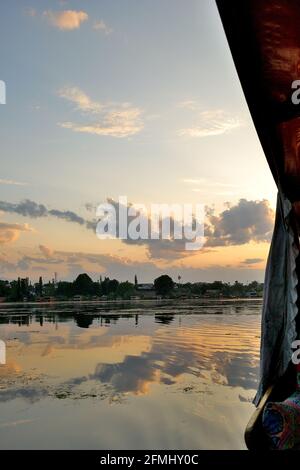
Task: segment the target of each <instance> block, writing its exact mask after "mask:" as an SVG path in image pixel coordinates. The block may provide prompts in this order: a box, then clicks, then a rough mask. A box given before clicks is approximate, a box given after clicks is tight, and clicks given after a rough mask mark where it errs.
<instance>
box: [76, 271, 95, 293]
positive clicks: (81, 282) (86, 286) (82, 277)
mask: <svg viewBox="0 0 300 470" xmlns="http://www.w3.org/2000/svg"><path fill="white" fill-rule="evenodd" d="M73 291H74V294H78V295H91V294H92V293H93V291H94V283H93V281H92V279H91V278H90V276H88V274H86V273H82V274H79V275H78V276H77V278H76V279H75V281H74V282H73Z"/></svg>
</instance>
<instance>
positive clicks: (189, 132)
mask: <svg viewBox="0 0 300 470" xmlns="http://www.w3.org/2000/svg"><path fill="white" fill-rule="evenodd" d="M241 126H242V121H241V120H240V119H239V118H238V117H231V116H229V115H228V114H227V113H226V112H225V111H223V110H214V111H202V112H200V113H199V115H198V118H197V122H196V124H195V125H194V126H192V127H186V128H183V129H180V130H179V131H178V135H180V136H187V137H209V136H216V135H222V134H227V133H229V132H231V131H233V130H235V129H238V128H239V127H241Z"/></svg>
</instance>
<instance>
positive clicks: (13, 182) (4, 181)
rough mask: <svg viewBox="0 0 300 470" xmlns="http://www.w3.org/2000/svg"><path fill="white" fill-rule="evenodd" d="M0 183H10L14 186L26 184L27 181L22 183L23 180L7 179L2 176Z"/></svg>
mask: <svg viewBox="0 0 300 470" xmlns="http://www.w3.org/2000/svg"><path fill="white" fill-rule="evenodd" d="M0 184H8V185H13V186H26V185H27V183H22V182H21V181H15V180H6V179H2V178H0Z"/></svg>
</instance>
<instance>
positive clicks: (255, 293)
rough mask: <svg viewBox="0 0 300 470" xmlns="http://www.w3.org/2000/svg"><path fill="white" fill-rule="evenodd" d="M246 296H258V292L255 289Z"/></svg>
mask: <svg viewBox="0 0 300 470" xmlns="http://www.w3.org/2000/svg"><path fill="white" fill-rule="evenodd" d="M246 296H247V297H258V295H257V292H256V291H255V290H252V291H250V292H247V294H246Z"/></svg>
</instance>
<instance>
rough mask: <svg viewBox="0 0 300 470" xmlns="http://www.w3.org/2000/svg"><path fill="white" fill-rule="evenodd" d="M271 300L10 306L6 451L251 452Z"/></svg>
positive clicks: (5, 321) (0, 388) (4, 330)
mask: <svg viewBox="0 0 300 470" xmlns="http://www.w3.org/2000/svg"><path fill="white" fill-rule="evenodd" d="M260 311H261V301H259V300H249V301H227V302H225V301H224V302H221V301H206V302H201V301H195V302H180V304H178V303H177V304H172V303H168V302H162V303H159V304H156V303H155V302H148V303H145V304H144V305H142V304H138V303H136V304H134V303H133V304H112V305H108V304H99V303H98V304H92V303H90V304H88V303H87V304H84V303H79V304H45V305H42V304H40V305H37V304H35V305H29V304H27V305H26V304H23V305H22V304H19V305H17V304H0V340H4V341H5V343H6V356H7V357H6V364H5V365H0V448H1V449H31V448H33V449H138V448H142V449H243V448H245V445H244V439H243V433H244V429H245V426H246V424H247V421H248V419H249V418H250V416H251V413H252V412H253V410H254V406H253V405H252V403H251V401H252V399H253V396H254V394H255V390H256V388H257V380H258V364H259V337H260Z"/></svg>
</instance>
